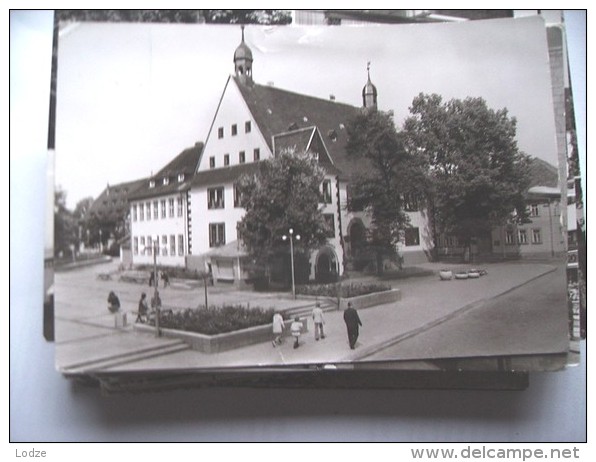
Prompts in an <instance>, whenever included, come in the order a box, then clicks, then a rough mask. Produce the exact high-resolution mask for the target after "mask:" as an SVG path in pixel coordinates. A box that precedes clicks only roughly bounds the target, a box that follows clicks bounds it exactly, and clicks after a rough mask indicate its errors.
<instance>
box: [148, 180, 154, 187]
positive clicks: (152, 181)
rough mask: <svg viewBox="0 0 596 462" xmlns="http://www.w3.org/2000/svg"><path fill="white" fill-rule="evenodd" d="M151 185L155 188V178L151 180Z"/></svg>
mask: <svg viewBox="0 0 596 462" xmlns="http://www.w3.org/2000/svg"><path fill="white" fill-rule="evenodd" d="M149 187H150V188H155V180H149Z"/></svg>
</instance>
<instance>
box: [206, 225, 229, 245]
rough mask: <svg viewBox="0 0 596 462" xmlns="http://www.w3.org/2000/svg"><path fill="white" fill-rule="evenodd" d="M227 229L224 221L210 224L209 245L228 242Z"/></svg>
mask: <svg viewBox="0 0 596 462" xmlns="http://www.w3.org/2000/svg"><path fill="white" fill-rule="evenodd" d="M225 229H226V225H225V224H224V223H210V224H209V247H218V246H220V245H224V244H225V243H226V235H225Z"/></svg>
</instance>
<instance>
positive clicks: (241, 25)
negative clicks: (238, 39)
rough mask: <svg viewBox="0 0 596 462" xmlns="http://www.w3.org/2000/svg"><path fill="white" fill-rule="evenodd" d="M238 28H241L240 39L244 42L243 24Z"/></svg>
mask: <svg viewBox="0 0 596 462" xmlns="http://www.w3.org/2000/svg"><path fill="white" fill-rule="evenodd" d="M240 29H242V41H243V42H244V24H242V25H241V26H240Z"/></svg>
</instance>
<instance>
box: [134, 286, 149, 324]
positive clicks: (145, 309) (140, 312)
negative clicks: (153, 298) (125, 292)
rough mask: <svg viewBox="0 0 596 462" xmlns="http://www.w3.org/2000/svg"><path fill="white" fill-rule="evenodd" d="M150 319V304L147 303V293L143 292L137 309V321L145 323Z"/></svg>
mask: <svg viewBox="0 0 596 462" xmlns="http://www.w3.org/2000/svg"><path fill="white" fill-rule="evenodd" d="M148 320H149V305H147V294H145V292H143V293H142V294H141V299H140V300H139V307H138V309H137V319H136V321H135V322H141V323H145V322H147V321H148Z"/></svg>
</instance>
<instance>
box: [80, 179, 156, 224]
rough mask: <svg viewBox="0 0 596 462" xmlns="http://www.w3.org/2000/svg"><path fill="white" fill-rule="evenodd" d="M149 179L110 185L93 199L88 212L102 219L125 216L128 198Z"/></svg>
mask: <svg viewBox="0 0 596 462" xmlns="http://www.w3.org/2000/svg"><path fill="white" fill-rule="evenodd" d="M147 181H148V179H146V178H144V179H142V180H135V181H128V182H126V183H118V184H114V185H108V186H107V187H106V189H104V190H103V191H102V193H101V194H100V195H99V196H98V197H97V199H95V200H94V201H93V204H92V205H91V207H90V208H89V211H88V212H87V213H88V215H89V216H96V217H97V218H98V219H99V220H101V221H116V220H121V219H122V218H124V216H125V215H126V213H127V211H128V198H129V197H130V196H131V195H132V194H134V193H135V192H136V191H137V190H138V189H139V188H141V187H143V185H144V184H145V183H146V182H147Z"/></svg>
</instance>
